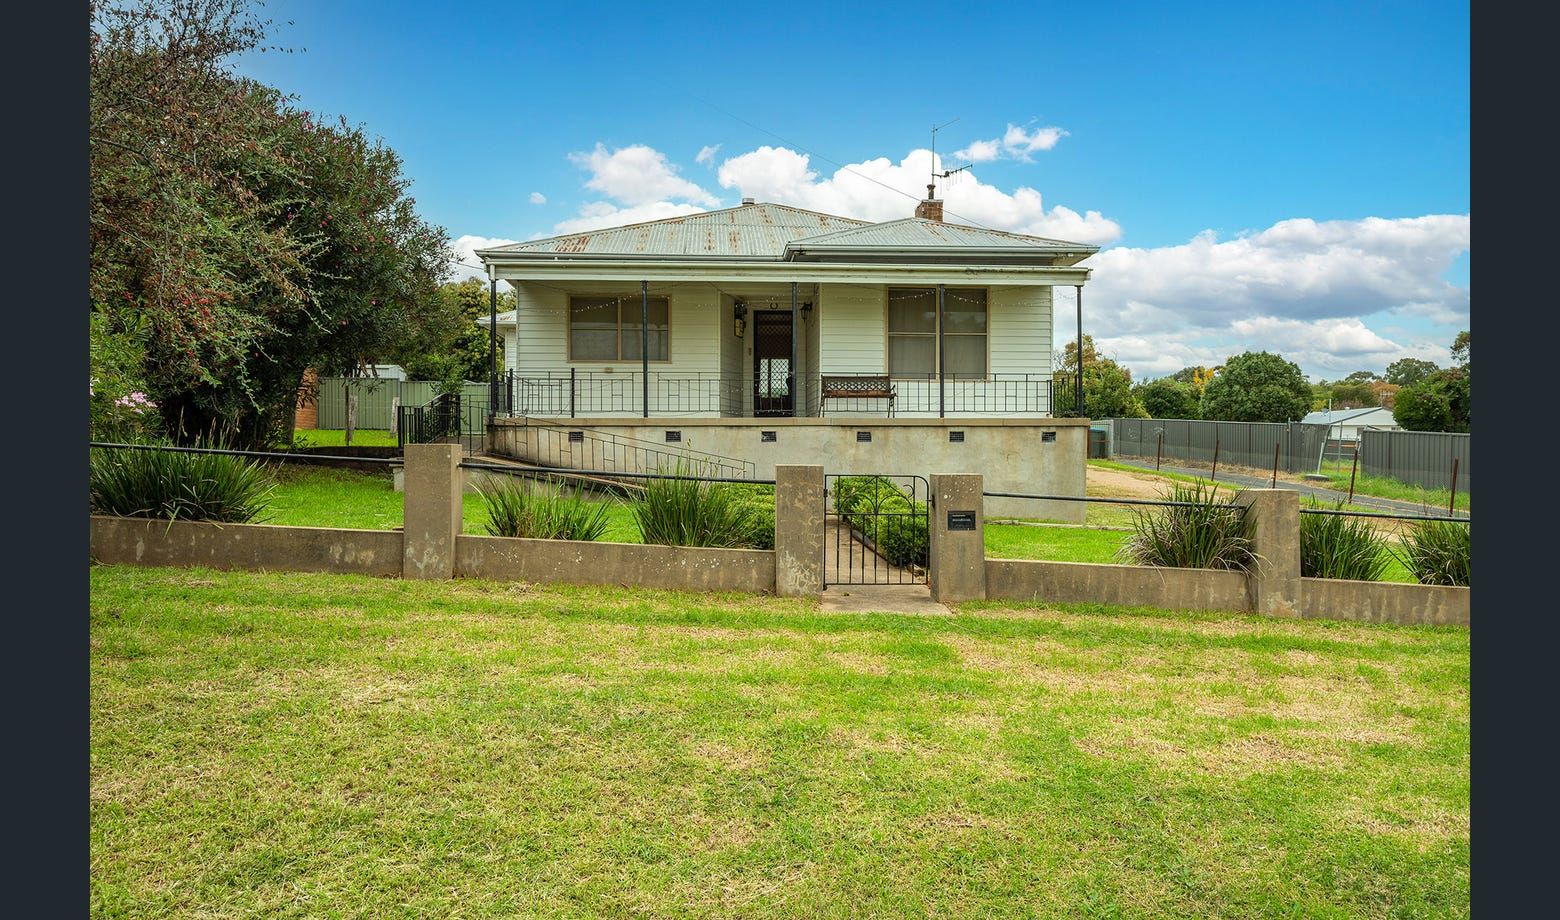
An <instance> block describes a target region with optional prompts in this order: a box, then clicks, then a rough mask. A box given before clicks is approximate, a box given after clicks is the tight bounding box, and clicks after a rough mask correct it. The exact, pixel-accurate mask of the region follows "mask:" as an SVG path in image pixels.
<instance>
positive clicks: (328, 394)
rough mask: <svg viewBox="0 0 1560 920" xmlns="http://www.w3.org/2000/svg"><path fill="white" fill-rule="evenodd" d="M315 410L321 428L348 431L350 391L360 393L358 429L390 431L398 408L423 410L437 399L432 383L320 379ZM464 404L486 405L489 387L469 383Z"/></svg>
mask: <svg viewBox="0 0 1560 920" xmlns="http://www.w3.org/2000/svg"><path fill="white" fill-rule="evenodd" d="M319 387H320V389H319V395H318V396H317V397H315V406H316V408H317V409H318V410H319V416H318V417H319V420H318V421H317V422H316V423H315V424H316V426H317V427H319V428H345V427H347V393H348V387H351V389H352V391H354V392H356V393H357V427H359V428H377V429H380V430H389V429H391V428H394V427H395V413H394V411H393V410H394V407H395V406H398V405H399V406H424V405H427V404H428V403H430V402H432V401H433V398H434V397H435V396H437V395H438V389H437V387H438V384H437V383H434V382H433V381H431V380H391V379H388V378H384V377H354V378H347V377H321V378H320V382H319ZM460 395H461V401H462V402H466V401H469V400H473V399H475V400H480V401H481V402H482V404H483V405H484V406H485V405H487V400H488V385H487V384H486V383H472V382H471V381H469V380H468V381H466V383H465V385H464V386H462V387H461V391H460Z"/></svg>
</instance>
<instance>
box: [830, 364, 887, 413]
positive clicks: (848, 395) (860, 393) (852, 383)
mask: <svg viewBox="0 0 1560 920" xmlns="http://www.w3.org/2000/svg"><path fill="white" fill-rule="evenodd" d="M820 390H821V398H820V399H819V400H818V402H819V413H820V414H822V415H828V414H829V400H831V399H885V400H888V415H889V417H890V418H892V417H893V415H894V384H893V381H891V380H889V378H888V375H887V374H824V375H823V380H822V384H821V387H820Z"/></svg>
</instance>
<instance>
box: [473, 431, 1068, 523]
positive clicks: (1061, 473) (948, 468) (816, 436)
mask: <svg viewBox="0 0 1560 920" xmlns="http://www.w3.org/2000/svg"><path fill="white" fill-rule="evenodd" d="M539 421H540V422H542V423H544V424H546V425H548V426H551V427H559V428H563V427H567V426H569V425H570V424H573V425H576V426H578V427H579V428H581V429H589V430H592V431H599V432H605V433H607V434H615V435H620V436H624V437H630V438H640V439H642V440H645V441H650V442H655V443H664V441H665V438H666V432H667V431H671V430H675V431H680V432H681V433H682V440H681V441H680V442H678V443H677V444H673V445H668V447H669V449H676V448H677V447H679V446H680V447H684V448H687V449H689V450H695V451H703V452H706V453H711V454H719V455H721V456H724V457H735V458H738V459H743V460H751V461H753V462H754V464H755V465H756V471H755V474H754V475H755V476H756V478H759V479H773V478H774V475H775V467H776V466H777V465H781V464H813V463H816V464H822V466H823V468H824V472H826V473H830V474H834V473H892V474H896V475H909V474H915V475H920V476H930V475H931V474H933V473H965V474H968V473H978V474H980V475H981V476H982V477H984V481H985V487H986V489H987V491H991V492H1024V493H1029V494H1038V495H1073V496H1080V497H1081V496H1082V495H1083V494H1084V492H1083V485H1084V476H1085V472H1086V467H1085V456H1084V454H1085V451H1086V449H1087V445H1088V436H1089V426H1088V421H1087V420H1086V419H1071V418H1068V419H993V418H984V419H958V420H954V419H883V418H847V417H839V416H830V417H828V418H826V419H810V418H777V419H718V418H697V419H696V418H661V419H655V418H652V419H649V420H648V421H635V422H625V421H624V420H623V419H620V418H593V419H585V418H581V419H574V420H573V421H572V423H571V422H570V421H567V420H561V419H542V420H539ZM764 431H773V432H775V440H774V441H767V442H766V441H763V440H762V436H761V432H764ZM861 431H865V432H870V433H871V435H872V440H871V441H870V442H863V441H858V440H857V432H861ZM953 431H960V432H963V433H964V441H963V442H962V443H961V442H954V441H950V440H949V433H950V432H953ZM1047 432H1050V433H1053V434H1054V435H1055V440H1054V441H1047V440H1045V435H1046V433H1047ZM495 434H496V436H495V439H494V440H495V450H496V451H497V452H498V453H500V454H502V455H505V456H510V457H515V458H516V459H521V460H524V459H528V458H527V456H526V454H525V450H526V446H525V445H526V443H527V441H526V436H525V427H524V420H523V419H499V420H498V423H497V427H496V428H495ZM635 472H653V471H646V470H638V471H635ZM1084 510H1085V506H1084V504H1083V503H1081V502H1044V501H1033V500H1029V499H1011V498H988V499H986V507H985V514H986V516H987V517H1021V518H1046V519H1049V520H1057V521H1065V522H1068V523H1082V522H1083V516H1084Z"/></svg>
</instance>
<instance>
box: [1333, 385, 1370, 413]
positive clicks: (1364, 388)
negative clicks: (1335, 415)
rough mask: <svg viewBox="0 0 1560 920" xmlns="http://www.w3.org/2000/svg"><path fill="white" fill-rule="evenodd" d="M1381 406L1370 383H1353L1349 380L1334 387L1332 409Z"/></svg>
mask: <svg viewBox="0 0 1560 920" xmlns="http://www.w3.org/2000/svg"><path fill="white" fill-rule="evenodd" d="M1380 404H1381V403H1380V401H1379V400H1377V398H1376V391H1375V390H1372V389H1371V387H1370V384H1369V383H1363V382H1361V383H1351V382H1349V381H1348V380H1340V381H1339V382H1337V383H1334V384H1333V385H1332V407H1333V408H1334V409H1363V408H1366V407H1369V406H1378V405H1380Z"/></svg>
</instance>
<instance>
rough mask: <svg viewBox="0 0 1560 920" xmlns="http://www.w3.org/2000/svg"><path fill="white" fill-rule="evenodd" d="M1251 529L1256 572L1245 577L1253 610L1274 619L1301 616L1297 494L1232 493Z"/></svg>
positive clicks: (1280, 491) (1270, 491)
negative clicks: (1243, 509) (1242, 508)
mask: <svg viewBox="0 0 1560 920" xmlns="http://www.w3.org/2000/svg"><path fill="white" fill-rule="evenodd" d="M1235 504H1237V505H1241V506H1243V507H1245V509H1246V519H1247V520H1248V521H1249V522H1250V525H1251V539H1252V550H1253V551H1255V552H1256V554H1257V567H1256V570H1255V571H1253V572H1251V573H1250V574H1249V575H1248V576H1247V584H1248V585H1249V586H1250V590H1251V605H1252V609H1253V610H1254V611H1256V612H1257V613H1260V614H1264V615H1266V616H1273V617H1297V616H1299V615H1300V493H1298V492H1295V491H1292V490H1289V489H1246V490H1244V491H1241V492H1237V493H1235Z"/></svg>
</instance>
